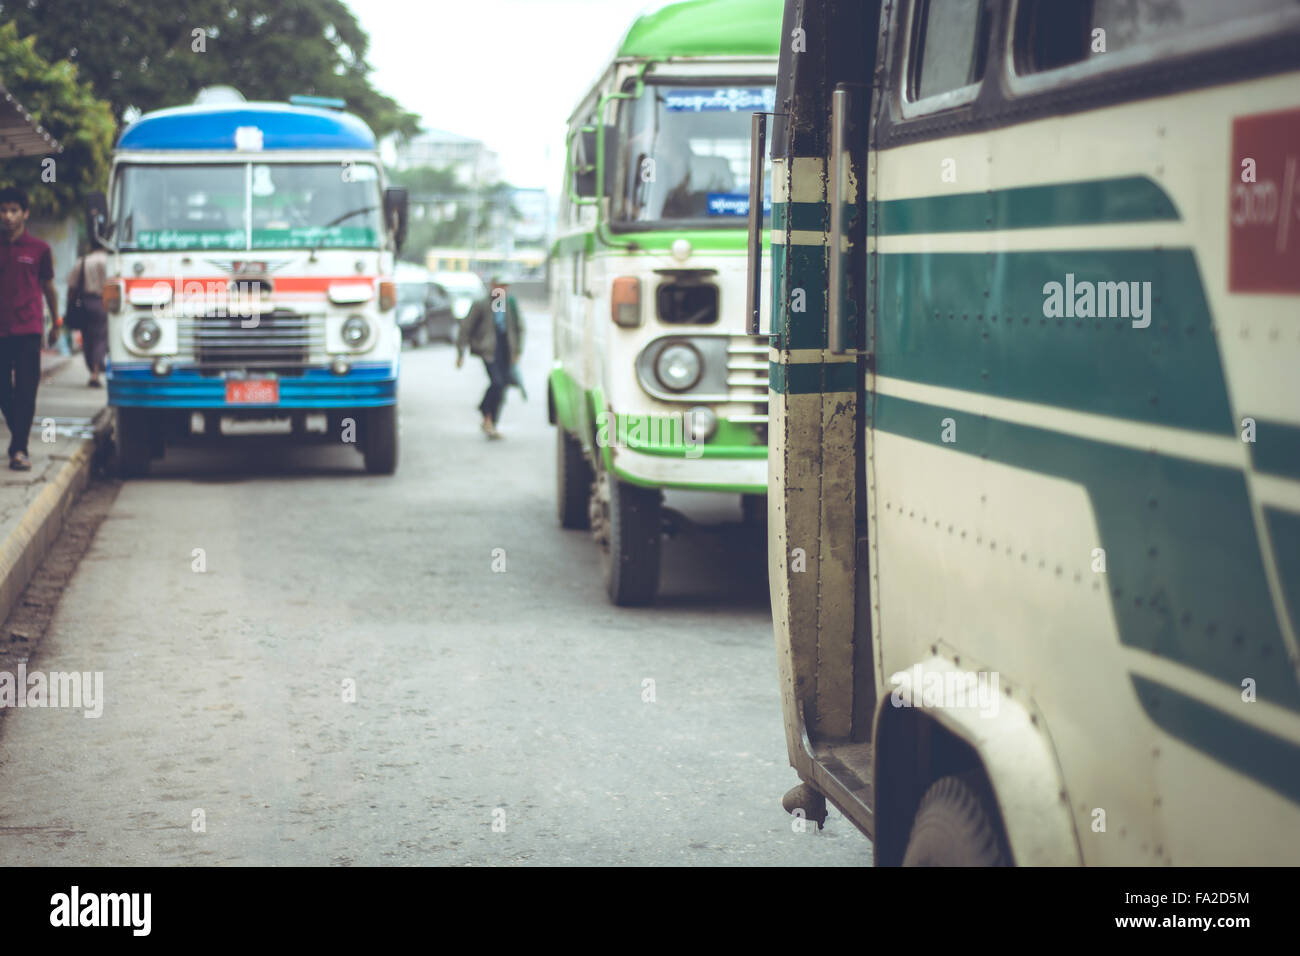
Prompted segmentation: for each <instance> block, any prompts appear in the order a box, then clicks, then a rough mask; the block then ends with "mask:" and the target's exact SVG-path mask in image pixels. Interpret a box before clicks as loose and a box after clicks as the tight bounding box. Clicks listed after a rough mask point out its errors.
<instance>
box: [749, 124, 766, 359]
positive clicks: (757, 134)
mask: <svg viewBox="0 0 1300 956" xmlns="http://www.w3.org/2000/svg"><path fill="white" fill-rule="evenodd" d="M752 122H753V125H752V127H751V131H750V137H749V262H748V266H747V270H748V271H747V272H746V273H745V314H746V315H747V316H748V317H749V318H748V329H749V334H750V335H759V334H760V332H759V330H758V311H759V305H760V304H761V302H762V301H763V287H762V285H763V158H764V157H765V156H766V155H767V114H766V113H755V114H754V117H753V121H752Z"/></svg>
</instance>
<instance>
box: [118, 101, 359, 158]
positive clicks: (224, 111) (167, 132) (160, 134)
mask: <svg viewBox="0 0 1300 956" xmlns="http://www.w3.org/2000/svg"><path fill="white" fill-rule="evenodd" d="M241 128H243V129H245V130H248V129H249V128H255V129H257V130H260V133H254V132H251V131H248V132H244V133H241V134H239V135H240V137H241V139H242V140H243V144H242V145H243V146H244V148H245V149H251V150H254V151H256V150H258V149H260V150H261V151H263V152H268V151H272V150H281V149H352V150H357V149H362V150H373V149H374V148H375V134H374V133H372V132H371V131H370V127H369V126H367V125H366V124H365V123H364V122H363V121H362V120H361V119H360V118H359V117H356V116H353V115H352V114H351V113H342V112H339V111H337V110H328V109H317V108H315V107H310V106H290V105H288V104H285V103H240V104H238V105H228V104H213V105H209V106H177V107H173V108H171V109H165V110H155V111H154V112H152V113H146V114H145V115H144V116H142V117H140V118H139V119H138V120H136V121H135V122H134V123H132V124H131V125H130V126H128V127H127V128H126V129H125V130H124V131H123V132H122V136H121V138H119V139H118V141H117V148H118V149H145V150H149V149H156V150H172V149H209V150H230V151H232V152H233V151H234V150H235V149H236V142H235V139H236V130H239V129H241ZM259 140H260V143H261V145H260V147H257V146H252V145H248V144H250V143H257V142H258V141H259Z"/></svg>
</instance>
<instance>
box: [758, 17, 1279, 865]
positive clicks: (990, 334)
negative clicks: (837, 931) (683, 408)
mask: <svg viewBox="0 0 1300 956" xmlns="http://www.w3.org/2000/svg"><path fill="white" fill-rule="evenodd" d="M782 35H783V37H784V38H785V41H786V43H785V48H784V49H783V50H782V65H781V70H780V74H779V79H778V86H777V101H778V103H779V104H781V106H780V107H779V108H778V110H777V111H774V112H775V113H776V115H775V117H774V118H773V120H772V123H771V127H770V142H771V156H772V164H773V169H772V179H773V186H772V190H773V212H772V222H771V240H772V245H771V257H770V264H771V270H772V281H771V285H770V293H764V297H765V298H766V297H767V296H768V295H770V297H771V300H772V303H773V309H772V322H773V324H772V327H771V329H770V331H771V339H770V341H771V345H772V350H771V353H770V356H771V388H770V393H769V400H770V408H771V417H772V420H771V456H770V467H771V484H770V489H769V556H770V561H769V570H770V580H771V593H772V607H773V615H774V622H775V628H776V642H777V651H778V661H779V669H780V680H781V687H782V694H783V701H784V714H785V725H786V735H787V742H788V750H789V757H790V761H791V764H792V765H793V767H794V769H795V770H796V772H797V773H798V775H799V777H800V778H801V780H802V783H801V784H800V785H799V786H797V787H796V788H795V789H794V790H792V791H791V792H790V793H789V794H787V798H786V801H785V802H786V808H787V809H788V810H790V811H791V812H799V813H802V814H804V815H806V816H807V817H809V818H816V819H818V820H820V819H822V818H823V817H824V813H825V802H826V801H827V800H829V801H830V802H831V803H833V804H834V805H835V806H837V807H838V808H839V809H840V810H841V811H843V812H844V814H845V815H847V816H848V817H849V818H850V819H851V820H852V821H853V822H854V823H855V824H856V825H857V826H858V827H859V828H860V829H861V830H862V831H863V832H864V833H866V834H867V835H868V836H870V837H871V838H872V840H873V850H874V858H875V861H876V862H877V863H878V864H887V865H889V864H900V863H904V864H924V863H978V864H999V863H1015V864H1021V865H1025V864H1032V865H1042V864H1074V863H1086V864H1103V865H1114V864H1161V865H1163V864H1175V865H1201V864H1295V863H1297V862H1300V676H1298V675H1300V651H1298V648H1297V630H1298V628H1300V4H1297V3H1296V0H1235V2H1232V3H1221V2H1218V0H1167V2H1160V3H1155V2H1149V3H1148V2H1133V3H1127V2H1126V3H1119V2H1108V0H985V2H976V0H953V2H947V0H928V2H926V0H899V2H886V3H882V2H880V0H852V2H847V0H789V2H787V4H786V12H785V22H784V24H783V27H782ZM758 125H759V124H758V123H757V122H756V132H760V133H761V132H764V131H763V130H760V129H758V128H757V127H758ZM756 152H757V150H756ZM754 252H755V254H757V253H758V250H754ZM763 288H764V287H762V286H760V287H759V290H760V292H761V291H762V289H763ZM805 299H806V303H807V306H806V308H804V309H803V310H800V309H799V308H796V307H792V305H791V303H792V302H793V301H796V300H801V301H802V300H805Z"/></svg>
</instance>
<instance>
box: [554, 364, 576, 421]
mask: <svg viewBox="0 0 1300 956" xmlns="http://www.w3.org/2000/svg"><path fill="white" fill-rule="evenodd" d="M550 379H551V396H552V400H553V401H554V402H555V417H556V420H557V421H558V422H559V423H560V425H562V426H563V427H564V429H565V430H566V431H568V432H570V433H575V434H576V433H577V431H578V406H579V404H580V403H581V402H582V390H581V389H580V388H578V383H577V382H575V381H574V380H573V377H572V376H571V375H569V373H568V372H566V371H564V369H562V368H559V367H558V366H557V367H555V368H552V369H551V375H550Z"/></svg>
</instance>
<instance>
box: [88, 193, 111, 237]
mask: <svg viewBox="0 0 1300 956" xmlns="http://www.w3.org/2000/svg"><path fill="white" fill-rule="evenodd" d="M112 234H113V229H112V226H110V225H109V222H108V199H107V198H106V197H105V196H104V194H103V193H101V192H93V193H91V194H90V195H88V196H87V197H86V235H87V236H89V237H90V238H91V239H93V240H94V241H95V242H97V243H99V244H100V245H101V246H104V247H105V248H111V244H110V242H109V238H110V237H111V236H112Z"/></svg>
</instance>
